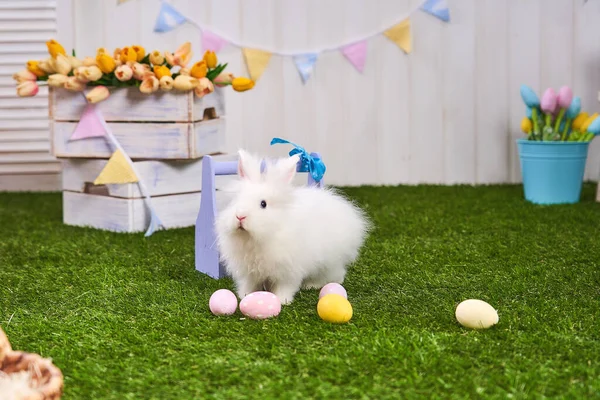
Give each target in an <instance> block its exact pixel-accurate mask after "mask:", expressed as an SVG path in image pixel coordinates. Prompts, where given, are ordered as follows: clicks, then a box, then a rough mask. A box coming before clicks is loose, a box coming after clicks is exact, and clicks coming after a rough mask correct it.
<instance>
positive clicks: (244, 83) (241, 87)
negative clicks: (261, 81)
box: [231, 77, 254, 92]
mask: <svg viewBox="0 0 600 400" xmlns="http://www.w3.org/2000/svg"><path fill="white" fill-rule="evenodd" d="M231 86H232V87H233V90H235V91H236V92H245V91H246V90H250V89H252V88H253V87H254V81H253V80H252V79H248V78H244V77H239V78H234V79H233V80H232V81H231Z"/></svg>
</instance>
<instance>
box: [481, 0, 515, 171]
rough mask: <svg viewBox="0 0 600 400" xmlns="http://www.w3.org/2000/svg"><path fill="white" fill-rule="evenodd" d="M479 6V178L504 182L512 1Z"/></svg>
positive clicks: (492, 1) (484, 0)
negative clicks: (508, 23) (508, 34)
mask: <svg viewBox="0 0 600 400" xmlns="http://www.w3.org/2000/svg"><path fill="white" fill-rule="evenodd" d="M475 7H476V14H475V15H476V40H475V45H476V53H475V54H476V73H475V77H474V78H475V83H476V85H475V90H476V107H475V113H476V114H475V115H476V123H477V125H476V127H475V135H476V142H477V147H476V149H477V153H476V160H477V161H476V171H477V174H476V182H477V183H483V182H485V183H502V182H506V181H508V159H509V153H508V140H507V134H508V131H509V127H508V117H507V116H508V91H509V87H508V71H507V69H506V65H507V61H506V60H507V56H508V51H507V50H508V46H507V40H506V36H507V33H508V29H507V16H508V3H507V2H504V1H496V0H482V1H479V0H478V1H476V4H475ZM490 21H495V23H494V24H493V25H492V24H491V23H490ZM492 49H493V51H490V50H492Z"/></svg>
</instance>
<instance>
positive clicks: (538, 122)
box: [517, 85, 600, 204]
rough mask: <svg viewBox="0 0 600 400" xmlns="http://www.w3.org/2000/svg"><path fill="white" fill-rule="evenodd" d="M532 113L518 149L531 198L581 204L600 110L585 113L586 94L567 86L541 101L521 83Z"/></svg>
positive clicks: (523, 123)
mask: <svg viewBox="0 0 600 400" xmlns="http://www.w3.org/2000/svg"><path fill="white" fill-rule="evenodd" d="M521 97H522V98H523V102H524V103H525V105H526V106H527V107H526V114H527V116H526V117H525V118H523V120H522V121H521V130H522V131H523V132H524V133H526V134H527V139H518V140H517V148H518V151H519V158H520V163H521V174H522V177H523V191H524V194H525V199H526V200H528V201H530V202H532V203H536V204H565V203H577V202H578V201H579V198H580V196H581V188H582V185H583V176H584V173H585V165H586V161H587V155H588V149H589V144H590V142H591V140H592V139H593V138H594V137H595V136H596V135H598V134H600V118H598V114H597V113H596V114H593V115H591V116H589V115H588V113H586V112H581V99H580V98H579V97H573V93H572V92H571V89H570V88H568V87H566V86H563V87H562V88H561V89H560V90H559V92H558V94H557V93H556V92H555V91H554V90H553V89H552V88H548V89H547V90H546V91H545V92H544V94H543V96H542V99H541V101H540V100H539V99H538V97H537V95H536V94H535V92H534V91H533V90H532V89H531V88H529V87H528V86H525V85H522V86H521Z"/></svg>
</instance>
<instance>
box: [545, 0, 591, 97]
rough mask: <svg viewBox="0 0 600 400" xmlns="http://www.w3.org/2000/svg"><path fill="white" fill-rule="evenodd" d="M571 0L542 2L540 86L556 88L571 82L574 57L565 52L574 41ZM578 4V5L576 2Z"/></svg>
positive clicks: (578, 5) (572, 2)
mask: <svg viewBox="0 0 600 400" xmlns="http://www.w3.org/2000/svg"><path fill="white" fill-rule="evenodd" d="M575 3H576V2H574V1H550V2H544V5H543V7H542V10H541V17H540V21H541V23H540V25H541V26H540V29H541V33H540V38H541V42H540V53H541V54H540V58H541V60H540V62H541V64H542V65H543V66H544V68H542V69H541V70H540V72H541V74H540V84H541V90H545V89H546V88H548V87H552V88H554V90H555V91H557V92H558V89H559V88H560V87H561V86H563V85H570V84H571V79H572V78H573V76H572V71H573V65H572V63H573V58H572V57H570V54H569V53H566V54H565V52H568V50H566V49H568V48H569V47H571V45H572V43H573V7H575ZM577 7H581V5H580V4H579V2H577Z"/></svg>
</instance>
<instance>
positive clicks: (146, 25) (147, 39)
mask: <svg viewBox="0 0 600 400" xmlns="http://www.w3.org/2000/svg"><path fill="white" fill-rule="evenodd" d="M142 3H143V4H142ZM121 10H123V11H121ZM159 10H160V2H156V1H137V0H134V1H129V2H127V3H125V4H122V5H120V6H119V12H122V13H124V14H125V13H126V14H127V15H131V14H133V13H138V14H139V15H140V19H139V29H140V41H141V45H142V46H144V47H146V48H147V49H148V50H149V51H152V50H158V51H161V52H165V51H175V50H176V48H177V46H178V45H179V44H181V43H178V42H177V41H176V38H175V35H173V34H167V35H165V34H161V33H156V32H154V24H155V23H156V16H157V15H158V11H159ZM85 15H87V14H84V15H83V17H84V18H85ZM232 15H233V14H232V13H231V12H230V13H229V17H230V18H231V17H232ZM194 18H195V16H194ZM96 29H102V26H100V27H97V28H96ZM96 36H97V35H96ZM77 40H79V39H77ZM89 40H91V37H90V39H89ZM187 40H189V41H190V42H198V41H199V40H200V32H196V34H195V35H194V36H192V37H190V38H188V39H187ZM194 60H198V55H197V54H196V57H195V58H194Z"/></svg>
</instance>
